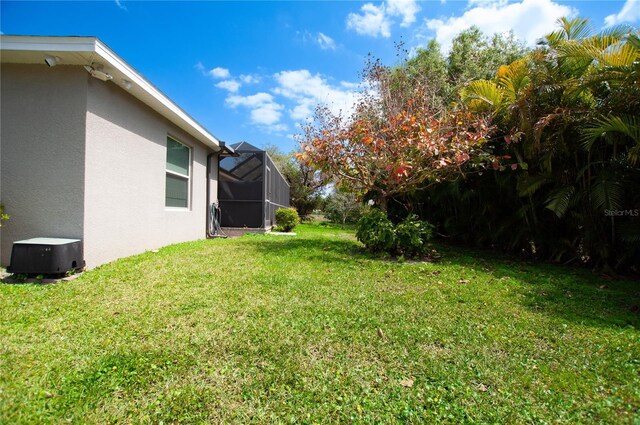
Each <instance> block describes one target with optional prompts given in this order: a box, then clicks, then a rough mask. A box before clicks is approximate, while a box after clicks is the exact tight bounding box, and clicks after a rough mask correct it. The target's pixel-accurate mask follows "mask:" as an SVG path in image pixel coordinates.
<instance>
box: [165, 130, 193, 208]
mask: <svg viewBox="0 0 640 425" xmlns="http://www.w3.org/2000/svg"><path fill="white" fill-rule="evenodd" d="M167 139H171V140H173V141H174V142H176V143H179V144H181V145H182V146H184V147H186V148H187V150H188V151H189V175H184V174H181V173H178V172H175V171H171V170H169V169H167V158H166V155H167V149H169V146H168V143H165V150H164V152H165V159H164V171H165V174H164V184H165V194H164V208H165V209H166V210H169V211H190V210H191V175H192V174H193V161H192V159H193V148H192V147H191V146H189V145H187V144H186V143H182V142H181V141H180V140H178V139H177V138H176V137H174V136H172V135H171V134H167ZM167 174H171V175H172V176H176V177H179V178H183V179H187V206H186V207H169V206H167V193H166V187H167Z"/></svg>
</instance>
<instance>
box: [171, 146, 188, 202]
mask: <svg viewBox="0 0 640 425" xmlns="http://www.w3.org/2000/svg"><path fill="white" fill-rule="evenodd" d="M190 168H191V150H190V149H189V148H188V147H187V146H185V145H183V144H182V143H179V142H176V141H175V140H173V139H172V138H170V137H167V173H166V187H165V206H167V207H175V208H188V207H189V170H190Z"/></svg>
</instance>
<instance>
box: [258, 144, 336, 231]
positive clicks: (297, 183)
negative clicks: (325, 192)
mask: <svg viewBox="0 0 640 425" xmlns="http://www.w3.org/2000/svg"><path fill="white" fill-rule="evenodd" d="M265 151H266V152H267V153H268V154H269V156H270V157H271V159H272V160H273V162H274V163H275V164H276V167H278V170H280V172H281V173H282V175H283V176H284V177H285V179H286V180H287V182H288V183H289V195H290V200H291V206H293V207H294V208H295V209H296V210H297V211H298V214H299V215H300V217H301V218H303V219H304V218H305V217H307V216H308V215H309V214H311V213H312V212H313V210H314V209H316V208H318V206H319V204H320V200H321V199H320V195H321V193H322V189H323V188H324V185H325V182H324V180H323V179H322V176H321V175H320V173H319V172H317V171H316V170H314V169H313V168H311V167H310V166H309V165H308V164H305V163H303V162H300V161H298V155H297V153H296V152H292V153H290V154H285V153H283V152H282V151H281V150H280V149H279V148H278V147H277V146H273V145H270V146H267V148H266V149H265Z"/></svg>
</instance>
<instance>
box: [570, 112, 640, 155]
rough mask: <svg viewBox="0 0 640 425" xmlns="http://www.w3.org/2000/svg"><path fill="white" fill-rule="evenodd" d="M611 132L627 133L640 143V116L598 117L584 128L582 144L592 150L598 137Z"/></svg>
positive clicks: (626, 134)
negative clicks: (639, 117)
mask: <svg viewBox="0 0 640 425" xmlns="http://www.w3.org/2000/svg"><path fill="white" fill-rule="evenodd" d="M610 133H615V134H622V135H625V136H627V137H629V138H630V139H631V140H632V141H634V142H635V143H636V144H638V145H640V120H639V119H638V117H632V116H615V115H612V116H608V117H602V118H598V119H596V120H595V122H594V123H593V124H592V125H590V126H588V127H586V128H584V129H583V130H582V136H581V142H582V146H583V147H584V149H585V150H587V151H590V150H591V149H592V148H593V145H594V143H595V142H596V141H597V140H598V139H600V138H601V137H606V136H607V135H609V134H610Z"/></svg>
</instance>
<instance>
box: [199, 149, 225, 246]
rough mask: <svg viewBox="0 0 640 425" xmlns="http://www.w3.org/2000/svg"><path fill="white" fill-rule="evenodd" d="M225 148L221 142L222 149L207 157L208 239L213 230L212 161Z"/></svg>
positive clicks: (206, 226)
mask: <svg viewBox="0 0 640 425" xmlns="http://www.w3.org/2000/svg"><path fill="white" fill-rule="evenodd" d="M224 148H225V143H224V142H222V141H221V142H220V149H219V150H218V151H217V152H212V153H210V154H208V155H207V175H206V178H207V205H206V213H205V214H206V215H205V217H206V218H207V219H206V220H205V231H204V234H205V235H207V236H206V237H207V238H210V237H211V236H212V235H210V234H209V229H210V228H211V223H210V221H211V214H210V210H211V159H212V158H213V157H214V156H216V154H217V155H219V154H220V153H221V152H223V151H224Z"/></svg>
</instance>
